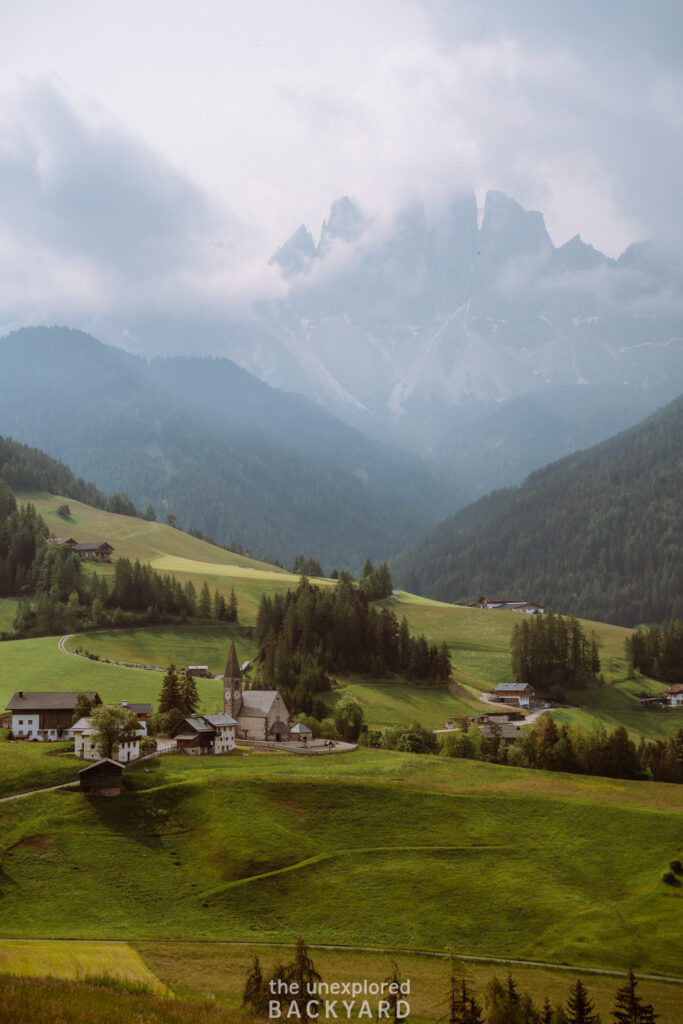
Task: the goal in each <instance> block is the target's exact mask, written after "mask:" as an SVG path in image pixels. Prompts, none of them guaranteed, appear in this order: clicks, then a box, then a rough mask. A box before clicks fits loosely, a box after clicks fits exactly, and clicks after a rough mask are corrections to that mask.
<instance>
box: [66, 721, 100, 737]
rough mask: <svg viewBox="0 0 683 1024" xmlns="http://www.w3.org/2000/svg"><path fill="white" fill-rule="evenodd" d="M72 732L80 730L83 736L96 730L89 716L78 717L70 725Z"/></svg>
mask: <svg viewBox="0 0 683 1024" xmlns="http://www.w3.org/2000/svg"><path fill="white" fill-rule="evenodd" d="M71 731H72V732H82V733H83V735H84V736H90V735H92V733H94V732H97V729H95V727H94V726H93V724H92V720H91V719H90V718H79V719H78V721H77V722H74V724H73V725H72V726H71Z"/></svg>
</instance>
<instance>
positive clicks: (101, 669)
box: [0, 636, 222, 746]
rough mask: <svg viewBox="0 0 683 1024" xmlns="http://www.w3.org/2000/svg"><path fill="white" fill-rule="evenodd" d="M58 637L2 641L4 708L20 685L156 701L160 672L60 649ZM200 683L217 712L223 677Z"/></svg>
mask: <svg viewBox="0 0 683 1024" xmlns="http://www.w3.org/2000/svg"><path fill="white" fill-rule="evenodd" d="M58 639H59V637H55V636H45V637H39V638H38V639H36V640H10V641H6V642H5V643H0V708H3V709H4V707H5V705H6V704H7V702H8V700H9V699H10V698H11V696H12V694H13V693H15V691H16V690H27V691H29V692H30V691H32V690H96V691H97V693H99V695H100V697H101V698H102V700H103V701H104V703H105V704H106V703H119V702H120V701H122V700H129V701H151V702H152V703H153V704H155V705H156V702H157V700H158V697H159V690H160V687H161V680H162V678H163V676H162V674H161V673H160V672H144V671H141V670H140V669H134V668H120V667H119V666H118V665H105V664H103V663H102V662H97V661H88V660H85V659H83V658H72V657H70V656H69V655H68V654H62V653H61V651H59V650H58V648H57V641H58ZM82 646H85V642H84V643H83V645H82ZM197 689H198V691H199V697H200V702H201V709H202V710H204V711H207V712H213V711H215V710H217V708H218V706H219V705H220V706H221V707H222V684H221V683H220V682H215V681H214V680H213V679H197ZM34 745H35V746H37V745H38V744H34Z"/></svg>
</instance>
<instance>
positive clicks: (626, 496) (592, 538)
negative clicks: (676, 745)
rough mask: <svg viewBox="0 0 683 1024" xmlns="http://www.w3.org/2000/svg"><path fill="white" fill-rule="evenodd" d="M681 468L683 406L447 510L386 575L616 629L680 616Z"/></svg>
mask: <svg viewBox="0 0 683 1024" xmlns="http://www.w3.org/2000/svg"><path fill="white" fill-rule="evenodd" d="M682 460H683V397H682V398H679V399H676V401H674V402H672V403H670V404H669V405H667V406H665V408H664V409H661V410H660V411H659V412H657V413H655V414H654V415H653V416H650V417H649V418H648V419H647V420H645V421H644V422H643V423H641V424H639V425H638V426H637V427H633V428H631V429H630V430H627V431H625V432H624V433H622V434H619V435H617V436H616V437H613V438H610V440H608V441H605V442H603V443H602V444H600V445H596V446H595V447H594V448H591V449H589V450H588V451H585V452H578V453H577V454H576V455H572V456H569V457H568V458H566V459H562V460H561V461H559V462H555V463H553V464H552V465H550V466H547V467H546V468H545V469H542V470H539V471H537V472H536V473H532V474H531V476H529V477H528V478H527V479H526V480H525V482H524V483H523V484H522V485H521V486H520V487H516V488H509V489H505V490H500V491H494V492H493V493H492V494H490V495H488V496H487V497H485V498H482V499H481V500H480V501H477V502H475V503H474V504H473V505H470V506H468V507H467V508H466V509H463V510H461V511H460V512H458V513H456V515H454V516H452V517H451V518H450V519H447V520H446V521H445V522H443V523H441V524H439V526H437V527H436V528H435V529H433V530H431V531H430V532H429V533H428V534H427V535H426V536H425V537H424V538H423V539H422V541H420V542H419V544H417V545H416V546H415V547H413V548H412V549H411V550H410V551H408V552H407V553H406V554H405V555H404V556H403V557H402V558H401V559H399V560H398V561H397V563H396V565H395V576H396V577H397V578H398V580H399V581H400V583H401V584H402V585H403V586H405V588H406V589H407V590H411V591H413V592H416V593H421V594H426V595H429V596H430V597H435V598H439V599H441V600H446V601H456V600H461V599H465V598H468V597H472V596H478V595H480V594H486V593H489V594H490V593H500V592H503V593H508V594H515V595H519V596H520V597H523V598H525V599H527V600H531V601H536V602H539V603H542V604H544V605H546V606H551V607H552V608H553V609H554V610H555V611H559V612H564V613H569V614H573V615H581V616H583V617H585V618H590V619H602V620H605V621H608V622H614V623H618V624H623V625H634V624H636V623H638V622H648V621H650V622H653V621H661V620H663V619H665V618H667V619H676V618H680V617H681V616H682V615H683V551H682V544H681V539H682V537H681V523H682V522H683V461H682ZM500 614H504V613H500Z"/></svg>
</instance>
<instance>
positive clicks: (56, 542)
mask: <svg viewBox="0 0 683 1024" xmlns="http://www.w3.org/2000/svg"><path fill="white" fill-rule="evenodd" d="M47 542H48V544H51V545H52V546H53V547H56V548H63V547H69V548H71V550H72V551H73V552H74V554H75V555H78V557H79V558H83V559H84V560H85V561H90V559H92V558H98V559H100V561H105V562H108V561H109V559H110V558H111V556H112V555H113V554H114V549H113V547H112V546H111V544H109V543H108V542H107V541H106V540H93V541H86V542H84V543H83V544H79V543H78V541H76V540H74V539H73V537H48V539H47Z"/></svg>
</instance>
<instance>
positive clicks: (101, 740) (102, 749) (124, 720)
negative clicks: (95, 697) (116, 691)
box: [90, 704, 139, 757]
mask: <svg viewBox="0 0 683 1024" xmlns="http://www.w3.org/2000/svg"><path fill="white" fill-rule="evenodd" d="M90 720H91V722H92V724H93V726H94V727H95V728H96V729H97V738H96V740H95V746H96V747H97V752H98V754H99V755H100V757H113V755H114V752H115V751H116V750H117V748H118V747H119V745H120V744H121V743H125V742H127V741H128V740H132V739H134V738H135V733H136V731H137V729H138V728H139V723H138V716H137V715H136V714H135V712H134V711H129V710H128V708H124V707H120V706H119V705H117V704H99V705H98V706H97V707H96V708H94V709H93V712H92V714H91V715H90Z"/></svg>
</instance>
